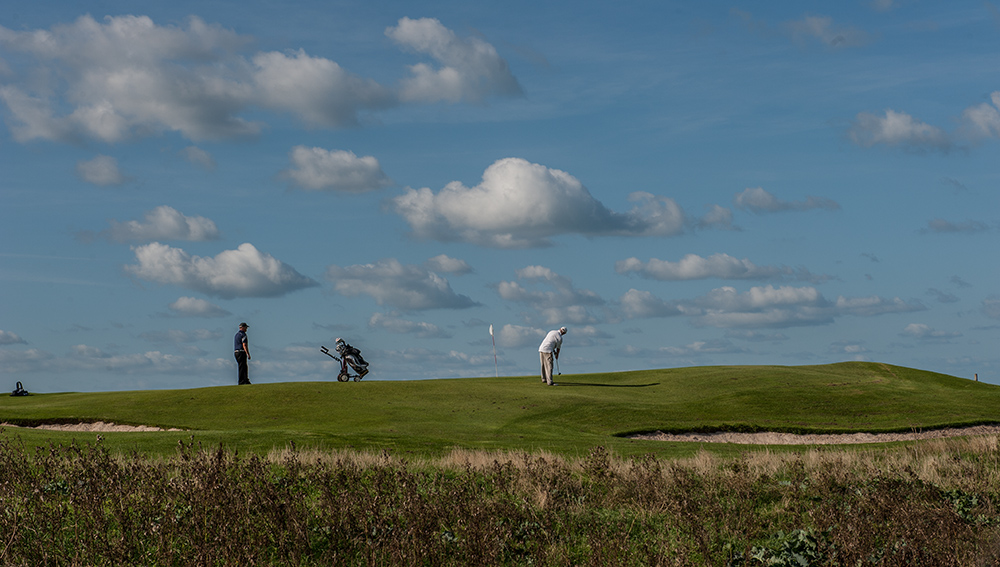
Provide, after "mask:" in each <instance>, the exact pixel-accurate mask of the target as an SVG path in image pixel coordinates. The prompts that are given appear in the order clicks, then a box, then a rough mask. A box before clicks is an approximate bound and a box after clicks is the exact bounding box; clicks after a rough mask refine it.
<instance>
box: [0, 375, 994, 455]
mask: <svg viewBox="0 0 1000 567" xmlns="http://www.w3.org/2000/svg"><path fill="white" fill-rule="evenodd" d="M997 408H1000V388H998V387H997V386H993V385H988V384H983V383H978V382H973V381H970V380H965V379H961V378H956V377H953V376H947V375H943V374H937V373H933V372H927V371H922V370H915V369H911V368H904V367H898V366H890V365H886V364H879V363H862V362H848V363H839V364H831V365H822V366H795V367H787V366H724V367H721V366H720V367H695V368H678V369H665V370H644V371H635V372H621V373H606V374H582V375H572V376H562V377H561V380H560V382H559V386H557V387H552V388H550V387H547V386H544V385H542V384H541V383H540V382H539V380H538V378H537V377H534V376H532V377H510V378H507V377H505V378H470V379H457V380H426V381H392V382H389V381H386V382H379V381H371V382H359V383H354V382H351V383H346V384H345V383H338V382H306V383H302V382H299V383H278V384H263V385H253V386H243V387H237V386H231V387H216V388H202V389H194V390H166V391H163V390H158V391H137V392H102V393H61V394H42V395H32V396H28V397H7V396H4V397H0V422H8V423H14V424H21V425H36V424H40V423H68V422H79V421H88V422H92V421H105V422H114V423H118V424H134V425H139V424H141V425H155V426H160V427H164V428H179V429H183V430H185V431H183V432H156V433H103V434H101V435H102V436H103V437H104V439H105V443H106V444H107V445H108V446H109V447H114V448H117V449H120V450H123V451H129V450H137V451H140V452H151V453H170V452H173V451H174V450H175V448H176V446H177V443H178V441H179V440H184V441H190V440H191V439H192V437H193V438H194V440H195V441H197V442H200V443H201V444H203V445H204V446H215V445H218V444H220V443H221V444H222V445H224V446H226V447H228V448H232V449H235V450H239V451H249V452H256V453H263V452H267V451H269V450H271V449H273V448H275V447H284V446H286V445H288V444H289V443H294V444H295V445H296V446H298V447H301V448H317V449H333V448H337V449H345V448H348V449H363V450H375V451H381V450H389V451H392V452H401V453H406V452H411V453H414V454H420V455H438V454H442V453H444V452H447V451H449V450H450V449H452V448H455V447H461V448H467V449H482V450H514V451H520V450H524V451H535V450H546V451H551V452H556V453H560V454H566V455H585V454H587V453H588V451H589V450H590V449H591V448H593V447H596V446H604V447H606V448H608V449H609V450H611V451H612V452H614V453H616V454H620V455H636V454H644V453H657V454H661V455H664V456H670V455H675V456H682V455H689V454H692V453H693V452H695V451H697V450H698V449H699V448H700V447H698V446H695V447H691V446H690V444H680V443H662V442H656V441H637V440H631V439H627V438H625V437H624V435H626V434H628V433H635V432H644V431H657V430H660V431H670V432H679V431H711V430H742V431H761V430H772V431H785V432H813V433H819V432H824V433H839V432H857V431H868V432H890V431H909V430H912V429H931V428H939V427H945V426H956V425H973V424H981V423H997V422H1000V412H998V409H997ZM15 432H16V433H15ZM4 434H5V435H13V434H16V435H19V436H21V437H22V439H23V440H24V442H25V443H26V444H29V445H33V444H46V443H47V442H48V441H49V440H54V441H56V442H69V441H70V440H71V439H76V440H78V441H86V440H89V439H92V438H93V437H94V435H95V434H93V433H79V432H76V433H73V432H53V431H35V430H21V429H18V430H13V429H9V428H8V429H5V433H4ZM711 450H713V451H720V452H726V451H731V450H733V448H731V447H730V448H727V447H718V448H712V449H711Z"/></svg>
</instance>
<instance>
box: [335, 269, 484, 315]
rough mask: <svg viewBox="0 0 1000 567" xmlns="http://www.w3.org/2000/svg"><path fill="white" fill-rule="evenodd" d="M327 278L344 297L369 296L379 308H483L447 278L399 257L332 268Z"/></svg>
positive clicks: (405, 309)
mask: <svg viewBox="0 0 1000 567" xmlns="http://www.w3.org/2000/svg"><path fill="white" fill-rule="evenodd" d="M326 277H327V279H328V280H330V282H331V283H333V289H334V291H336V292H337V293H339V294H341V295H346V296H348V297H357V296H359V295H367V296H370V297H371V298H372V299H374V300H375V302H376V303H378V304H379V305H386V306H390V307H393V308H395V309H399V310H401V311H419V310H424V309H464V308H467V307H474V306H476V305H479V304H478V303H476V302H475V301H473V300H472V299H471V298H469V297H468V296H465V295H461V294H458V293H455V291H454V290H452V288H451V284H449V283H448V280H447V279H446V278H443V277H441V276H439V275H438V274H436V273H434V272H432V271H430V270H428V269H426V268H424V267H422V266H415V265H403V264H401V263H400V262H399V260H396V259H395V258H387V259H384V260H380V261H378V262H376V263H374V264H358V265H353V266H346V267H342V266H336V265H334V266H330V267H329V268H328V269H327V271H326Z"/></svg>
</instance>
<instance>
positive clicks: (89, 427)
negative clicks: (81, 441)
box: [0, 421, 183, 432]
mask: <svg viewBox="0 0 1000 567" xmlns="http://www.w3.org/2000/svg"><path fill="white" fill-rule="evenodd" d="M0 427H21V426H19V425H12V424H10V423H0ZM27 429H49V430H52V431H98V432H132V431H183V429H176V428H171V429H163V428H160V427H153V426H151V425H118V424H116V423H105V422H103V421H95V422H93V423H60V424H48V425H38V426H35V427H30V428H27Z"/></svg>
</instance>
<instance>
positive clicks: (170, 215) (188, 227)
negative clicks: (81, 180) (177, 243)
mask: <svg viewBox="0 0 1000 567" xmlns="http://www.w3.org/2000/svg"><path fill="white" fill-rule="evenodd" d="M107 235H108V237H109V238H110V239H111V240H114V241H116V242H131V241H137V240H138V241H142V240H189V241H207V240H215V239H217V238H219V229H218V228H217V227H216V226H215V222H213V221H212V220H211V219H207V218H205V217H198V216H193V217H189V216H186V215H184V214H183V213H181V212H179V211H177V210H176V209H174V208H173V207H168V206H167V205H160V206H159V207H156V208H155V209H153V210H151V211H149V212H147V213H146V215H145V217H144V220H143V221H142V222H140V221H134V220H133V221H127V222H118V221H115V220H112V221H111V228H110V229H109V230H108V231H107Z"/></svg>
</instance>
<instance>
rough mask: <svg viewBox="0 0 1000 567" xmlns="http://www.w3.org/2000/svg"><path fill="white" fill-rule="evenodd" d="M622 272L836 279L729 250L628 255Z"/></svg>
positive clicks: (669, 277)
mask: <svg viewBox="0 0 1000 567" xmlns="http://www.w3.org/2000/svg"><path fill="white" fill-rule="evenodd" d="M615 271H616V272H617V273H619V274H623V275H625V274H636V275H638V276H640V277H643V278H648V279H653V280H660V281H687V280H700V279H708V278H719V279H724V280H782V279H793V280H800V281H810V282H813V283H819V282H823V281H827V280H830V279H832V278H833V277H832V276H822V275H816V274H812V273H810V272H809V271H808V270H806V269H805V268H798V269H793V268H790V267H788V266H758V265H756V264H754V263H753V262H751V261H750V260H749V259H747V258H743V259H742V260H741V259H739V258H734V257H733V256H730V255H728V254H713V255H711V256H709V257H707V258H706V257H702V256H698V255H697V254H687V255H685V256H684V257H683V258H681V259H680V260H678V261H677V262H671V261H669V260H660V259H657V258H650V259H649V261H648V262H645V263H644V262H642V261H641V260H639V259H638V258H628V259H626V260H619V261H617V262H615Z"/></svg>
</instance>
